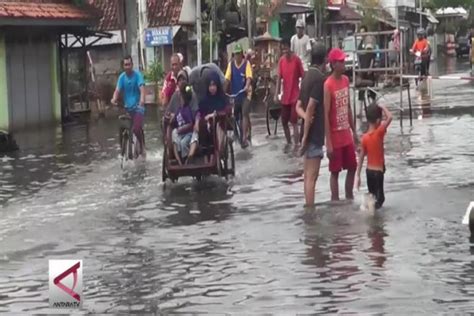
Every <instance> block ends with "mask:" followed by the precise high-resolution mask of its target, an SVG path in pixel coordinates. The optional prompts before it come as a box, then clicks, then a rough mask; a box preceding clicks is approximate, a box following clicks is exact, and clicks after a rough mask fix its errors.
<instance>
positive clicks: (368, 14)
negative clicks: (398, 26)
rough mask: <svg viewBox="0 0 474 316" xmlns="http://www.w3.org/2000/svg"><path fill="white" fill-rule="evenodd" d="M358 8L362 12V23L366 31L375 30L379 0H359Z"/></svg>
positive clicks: (377, 22)
mask: <svg viewBox="0 0 474 316" xmlns="http://www.w3.org/2000/svg"><path fill="white" fill-rule="evenodd" d="M359 3H360V4H359V10H360V11H361V12H362V14H363V17H362V21H361V22H362V25H365V26H366V27H367V31H369V32H371V31H376V30H377V26H378V24H379V21H378V20H377V18H376V17H377V11H378V8H379V0H361V1H360V2H359Z"/></svg>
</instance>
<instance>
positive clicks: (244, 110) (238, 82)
mask: <svg viewBox="0 0 474 316" xmlns="http://www.w3.org/2000/svg"><path fill="white" fill-rule="evenodd" d="M252 76H253V74H252V66H251V64H250V62H249V61H248V60H245V59H244V54H243V49H242V46H241V45H240V44H237V45H235V48H234V60H233V61H231V62H230V63H229V65H228V66H227V70H226V72H225V79H226V87H225V91H229V90H228V88H229V85H230V94H232V95H236V94H237V96H236V97H235V105H234V116H235V119H236V121H239V120H241V121H242V148H246V147H248V142H247V139H248V132H249V130H250V102H249V100H248V97H247V94H248V92H249V91H250V85H251V83H252ZM242 90H245V92H242V93H240V94H239V92H240V91H242Z"/></svg>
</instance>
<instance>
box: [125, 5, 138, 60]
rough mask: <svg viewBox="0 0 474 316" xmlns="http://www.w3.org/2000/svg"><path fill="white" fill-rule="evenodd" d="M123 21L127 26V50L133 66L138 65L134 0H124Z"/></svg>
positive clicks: (136, 11) (136, 21)
mask: <svg viewBox="0 0 474 316" xmlns="http://www.w3.org/2000/svg"><path fill="white" fill-rule="evenodd" d="M125 12H126V19H125V23H126V26H127V50H128V51H129V52H130V55H131V56H132V60H133V64H134V65H135V67H138V66H139V65H140V60H139V57H138V56H139V55H138V43H137V29H138V10H137V1H136V0H125Z"/></svg>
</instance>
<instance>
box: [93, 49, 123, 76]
mask: <svg viewBox="0 0 474 316" xmlns="http://www.w3.org/2000/svg"><path fill="white" fill-rule="evenodd" d="M90 54H91V58H92V62H93V63H94V68H95V75H96V78H97V80H104V81H107V82H112V83H115V82H116V81H117V78H118V75H119V74H120V72H121V70H122V45H121V44H115V45H104V46H94V47H93V48H92V49H90Z"/></svg>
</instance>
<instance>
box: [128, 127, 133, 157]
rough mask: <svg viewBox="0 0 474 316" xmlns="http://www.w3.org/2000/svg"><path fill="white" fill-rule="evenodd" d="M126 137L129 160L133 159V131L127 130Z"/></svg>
mask: <svg viewBox="0 0 474 316" xmlns="http://www.w3.org/2000/svg"><path fill="white" fill-rule="evenodd" d="M127 138H128V144H127V145H128V146H127V147H128V155H127V156H128V159H129V160H133V158H134V146H133V133H131V132H130V131H129V132H128V135H127Z"/></svg>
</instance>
